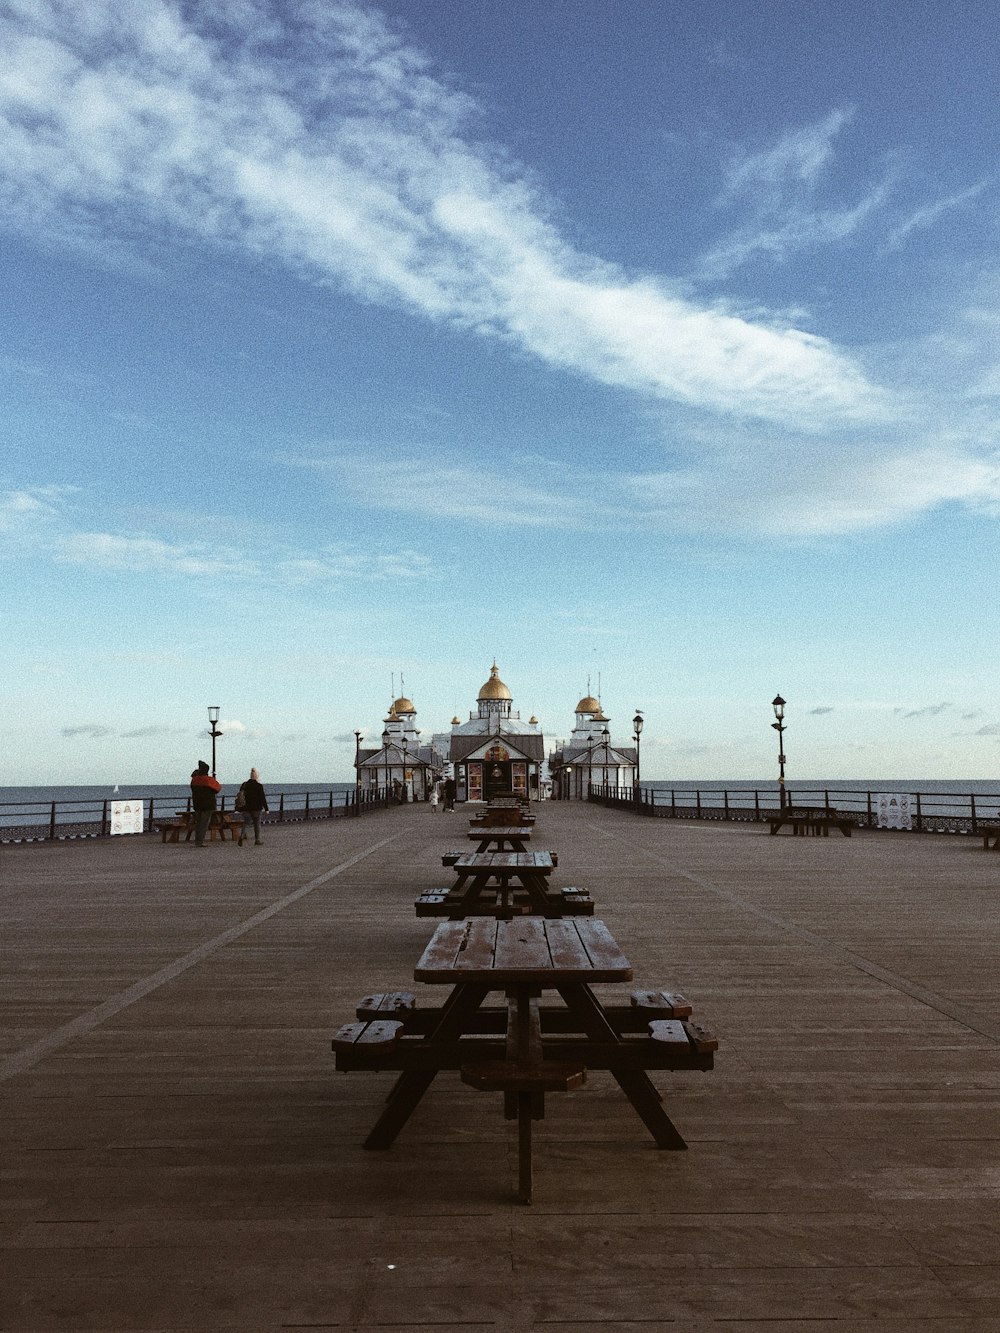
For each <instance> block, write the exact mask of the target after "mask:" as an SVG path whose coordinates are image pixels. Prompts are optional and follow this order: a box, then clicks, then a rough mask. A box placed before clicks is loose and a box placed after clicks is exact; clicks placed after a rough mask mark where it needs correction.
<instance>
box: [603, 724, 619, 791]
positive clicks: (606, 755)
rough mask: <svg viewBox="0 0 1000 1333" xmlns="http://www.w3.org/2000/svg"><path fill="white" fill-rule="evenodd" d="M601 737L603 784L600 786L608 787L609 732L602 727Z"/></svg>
mask: <svg viewBox="0 0 1000 1333" xmlns="http://www.w3.org/2000/svg"><path fill="white" fill-rule="evenodd" d="M601 735H602V737H603V738H604V782H603V783H602V784H601V785H602V786H604V787H606V786H607V785H608V763H609V762H610V757H611V732H610V730H609V729H608V728H607V727H602V728H601ZM616 785H617V784H616Z"/></svg>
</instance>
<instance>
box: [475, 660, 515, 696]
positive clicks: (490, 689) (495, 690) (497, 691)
mask: <svg viewBox="0 0 1000 1333" xmlns="http://www.w3.org/2000/svg"><path fill="white" fill-rule="evenodd" d="M513 697H514V696H513V695H512V694H511V692H510V690H508V688H507V686H506V685H505V684H504V683H503V681H502V680H501V679H500V671H499V669H498V667H497V664H496V662H494V663H493V665H492V667H491V668H490V678H489V680H488V681H487V682H486V684H485V685H484V686H483V688H482V689H481V690H480V691H479V695H478V698H479V699H513Z"/></svg>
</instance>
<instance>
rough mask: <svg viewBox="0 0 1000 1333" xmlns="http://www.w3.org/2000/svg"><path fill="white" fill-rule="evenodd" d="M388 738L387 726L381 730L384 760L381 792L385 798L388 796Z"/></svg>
mask: <svg viewBox="0 0 1000 1333" xmlns="http://www.w3.org/2000/svg"><path fill="white" fill-rule="evenodd" d="M390 739H391V737H390V736H389V728H388V727H386V729H385V731H383V732H382V758H383V759H384V760H385V786H384V787H383V788H382V792H383V794H384V795H385V796H386V798H388V796H389V741H390Z"/></svg>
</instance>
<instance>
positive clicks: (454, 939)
mask: <svg viewBox="0 0 1000 1333" xmlns="http://www.w3.org/2000/svg"><path fill="white" fill-rule="evenodd" d="M469 924H470V923H469V922H466V921H443V922H442V923H441V925H440V926H438V928H437V930H435V932H434V934H433V935H432V936H431V937H430V939H429V940H428V942H427V947H426V949H424V951H423V953H422V954H421V955H420V958H419V960H418V962H417V966H416V968H415V969H414V973H413V976H414V979H415V980H417V981H423V980H424V979H425V977H424V974H425V973H428V972H429V973H431V974H433V975H434V976H438V975H439V974H440V973H441V972H442V971H445V970H450V969H452V968H454V966H455V960H456V959H457V958H458V954H459V950H460V949H463V948H464V947H465V937H466V934H467V930H468V926H469Z"/></svg>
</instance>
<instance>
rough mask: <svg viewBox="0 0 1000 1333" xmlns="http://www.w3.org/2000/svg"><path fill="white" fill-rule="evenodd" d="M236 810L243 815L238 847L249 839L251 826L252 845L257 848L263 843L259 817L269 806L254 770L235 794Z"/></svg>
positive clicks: (253, 769)
mask: <svg viewBox="0 0 1000 1333" xmlns="http://www.w3.org/2000/svg"><path fill="white" fill-rule="evenodd" d="M241 798H242V800H241ZM236 808H237V810H239V811H240V812H241V813H242V815H243V832H242V833H241V834H240V840H239V846H240V847H242V846H243V839H244V838H249V836H250V828H251V826H252V827H253V845H254V846H255V847H259V846H260V845H261V843H262V842H263V839H262V838H261V836H260V817H261V815H262V814H263V812H264V811H265V810H269V809H270V806H269V805H268V803H267V793H266V792H265V791H264V788H263V787H262V786H261V785H260V774H259V773H258V772H257V770H256V769H255V768H251V770H250V776H249V777H248V778H247V780H246V782H244V783H243V785H242V786H241V787H240V789H239V791H238V792H237V794H236Z"/></svg>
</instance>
